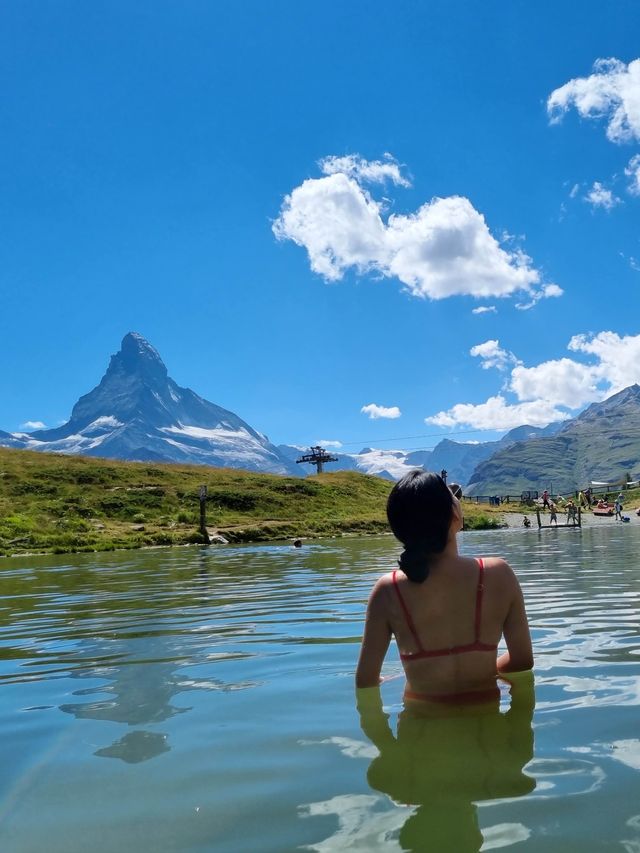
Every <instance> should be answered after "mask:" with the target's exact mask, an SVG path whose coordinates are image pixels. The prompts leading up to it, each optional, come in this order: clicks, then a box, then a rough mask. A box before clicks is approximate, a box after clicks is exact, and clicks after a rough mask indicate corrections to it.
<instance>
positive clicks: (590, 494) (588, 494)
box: [584, 486, 593, 509]
mask: <svg viewBox="0 0 640 853" xmlns="http://www.w3.org/2000/svg"><path fill="white" fill-rule="evenodd" d="M584 496H585V498H586V499H587V507H588V508H589V509H591V498H592V497H593V489H592V488H591V486H589V488H588V489H586V491H585V493H584Z"/></svg>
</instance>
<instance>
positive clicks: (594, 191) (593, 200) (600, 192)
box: [584, 181, 620, 210]
mask: <svg viewBox="0 0 640 853" xmlns="http://www.w3.org/2000/svg"><path fill="white" fill-rule="evenodd" d="M584 199H585V201H587V202H588V203H589V204H590V205H592V207H601V208H603V209H604V210H611V209H612V208H614V207H615V206H616V205H617V204H620V199H619V198H617V197H616V196H615V195H614V194H613V193H612V192H611V190H608V189H607V188H606V187H604V186H603V185H602V184H601V183H600V182H599V181H594V184H593V186H592V187H591V189H590V190H589V192H588V193H587V194H586V196H585V197H584Z"/></svg>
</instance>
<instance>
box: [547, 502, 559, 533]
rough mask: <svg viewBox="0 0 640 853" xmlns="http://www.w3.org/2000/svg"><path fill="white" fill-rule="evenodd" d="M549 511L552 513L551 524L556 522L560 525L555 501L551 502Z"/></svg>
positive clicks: (556, 524)
mask: <svg viewBox="0 0 640 853" xmlns="http://www.w3.org/2000/svg"><path fill="white" fill-rule="evenodd" d="M549 512H550V513H551V517H550V518H549V524H555V526H556V527H557V526H558V510H557V507H556V505H555V504H554V502H553V501H551V503H550V504H549Z"/></svg>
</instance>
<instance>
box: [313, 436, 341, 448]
mask: <svg viewBox="0 0 640 853" xmlns="http://www.w3.org/2000/svg"><path fill="white" fill-rule="evenodd" d="M316 444H319V445H320V447H333V448H334V449H335V450H337V449H338V448H340V447H342V442H341V441H335V440H332V439H330V438H320V439H319V440H318V441H316Z"/></svg>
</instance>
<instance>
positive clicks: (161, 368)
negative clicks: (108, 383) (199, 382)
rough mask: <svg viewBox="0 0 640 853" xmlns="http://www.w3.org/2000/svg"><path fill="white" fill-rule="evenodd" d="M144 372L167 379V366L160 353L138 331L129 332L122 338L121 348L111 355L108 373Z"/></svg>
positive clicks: (153, 377) (149, 375) (158, 378)
mask: <svg viewBox="0 0 640 853" xmlns="http://www.w3.org/2000/svg"><path fill="white" fill-rule="evenodd" d="M111 373H120V374H127V375H130V374H142V375H146V376H148V377H149V378H152V379H155V380H160V381H163V380H166V378H167V368H166V367H165V365H164V362H163V361H162V359H161V358H160V353H159V352H158V350H157V349H156V348H155V347H152V346H151V344H150V343H149V341H148V340H146V338H143V337H142V335H141V334H139V333H138V332H128V333H127V334H126V335H125V336H124V338H123V339H122V344H121V345H120V350H119V352H117V353H116V354H115V355H112V356H111V361H110V363H109V368H108V370H107V375H109V374H111Z"/></svg>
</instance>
